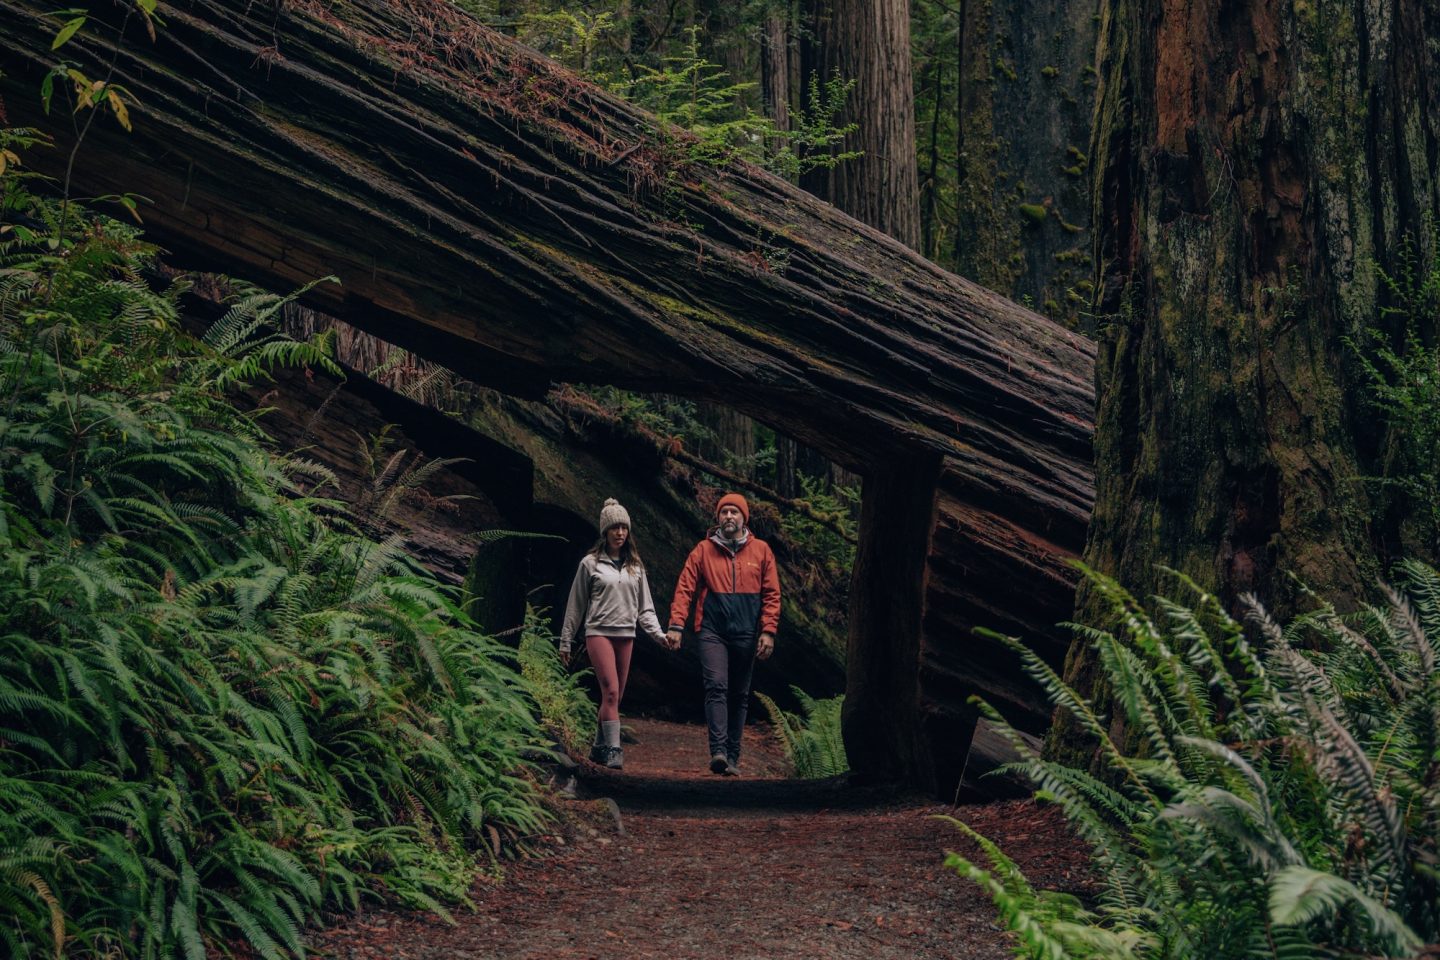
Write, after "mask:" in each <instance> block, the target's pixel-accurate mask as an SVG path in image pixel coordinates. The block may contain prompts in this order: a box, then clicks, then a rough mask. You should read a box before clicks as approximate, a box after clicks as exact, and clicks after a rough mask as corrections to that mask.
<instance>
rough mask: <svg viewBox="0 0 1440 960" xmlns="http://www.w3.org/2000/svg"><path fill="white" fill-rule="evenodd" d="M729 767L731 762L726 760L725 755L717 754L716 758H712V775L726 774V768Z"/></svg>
mask: <svg viewBox="0 0 1440 960" xmlns="http://www.w3.org/2000/svg"><path fill="white" fill-rule="evenodd" d="M729 766H730V761H729V760H726V759H725V754H723V753H717V754H715V756H713V757H711V758H710V772H711V773H724V772H725V770H726V768H727V767H729Z"/></svg>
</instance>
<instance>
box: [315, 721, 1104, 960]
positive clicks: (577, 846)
mask: <svg viewBox="0 0 1440 960" xmlns="http://www.w3.org/2000/svg"><path fill="white" fill-rule="evenodd" d="M626 723H627V725H628V726H629V727H630V728H631V729H632V730H633V732H634V733H635V736H636V738H637V740H638V742H637V743H634V744H631V745H628V746H627V747H626V749H625V771H624V773H622V774H616V773H613V772H611V771H601V770H598V769H597V768H595V767H593V766H591V765H589V764H584V765H582V767H581V769H580V784H579V787H580V795H581V797H587V796H588V797H590V798H591V799H576V800H573V801H562V802H563V803H564V804H566V807H567V810H568V813H569V814H570V815H569V816H568V817H567V823H566V824H565V825H564V826H563V828H557V829H559V830H561V831H562V832H557V833H556V834H555V835H553V836H550V837H547V838H544V841H543V842H542V843H541V844H540V848H541V850H542V851H543V853H542V855H540V856H537V857H535V858H533V859H529V860H525V861H521V862H518V863H513V864H510V865H507V866H506V868H505V871H504V878H503V880H501V881H499V882H494V881H490V880H484V881H481V882H479V883H477V884H476V887H475V889H474V890H473V891H472V893H471V896H472V898H473V900H474V903H475V907H476V909H475V911H474V912H469V911H466V910H464V909H463V908H462V909H460V910H458V911H457V912H456V914H455V923H454V924H453V925H452V924H447V923H445V922H444V921H443V920H440V919H438V918H436V917H433V916H430V915H427V914H422V913H418V912H406V911H399V910H376V911H372V912H368V913H364V914H359V915H353V916H350V917H346V918H345V919H343V920H342V921H340V922H339V923H338V924H337V925H336V926H334V927H331V928H330V929H327V930H325V931H323V932H321V933H318V934H317V935H315V936H314V937H313V938H312V945H313V946H314V947H315V948H316V950H317V952H318V954H319V955H321V956H328V957H334V958H336V960H349V958H355V960H359V958H365V960H370V958H396V960H441V958H455V960H522V958H537V960H539V958H544V960H582V958H585V960H589V958H595V960H612V958H613V960H630V958H645V957H656V958H667V960H669V958H676V960H791V958H794V960H800V958H804V960H813V958H837V960H850V958H855V960H890V958H902V957H903V958H907V960H929V958H965V960H969V958H976V960H990V958H994V960H1001V958H1006V957H1009V956H1011V952H1010V950H1009V948H1008V944H1009V937H1008V935H1007V934H1005V933H1004V932H1003V931H1002V930H1001V929H1000V927H999V926H998V924H997V922H996V916H995V909H994V907H993V905H992V904H991V902H990V900H989V898H988V896H986V895H985V894H983V893H982V892H981V891H980V889H979V888H978V887H976V886H975V885H974V884H972V883H970V882H968V881H966V880H962V879H961V878H960V877H958V876H956V875H955V874H954V873H953V872H950V871H947V870H946V869H945V868H944V858H945V851H946V850H947V849H956V850H960V851H962V852H964V853H966V854H967V855H974V854H975V853H976V851H975V849H974V848H973V846H972V845H970V844H968V843H966V842H965V841H964V840H963V838H962V837H961V836H960V835H959V833H958V832H957V831H956V830H955V828H954V827H953V826H952V825H950V824H949V823H947V822H945V821H944V820H943V819H939V818H938V817H939V816H956V817H958V818H960V819H963V820H965V821H966V822H967V823H969V824H970V825H971V826H973V827H975V828H976V829H978V830H979V831H980V832H981V833H982V834H985V835H986V836H989V837H990V838H992V839H994V840H996V841H997V842H999V843H1000V845H1001V846H1002V847H1003V848H1004V849H1005V850H1006V852H1007V853H1008V854H1009V855H1010V856H1011V857H1012V858H1014V859H1015V860H1016V862H1017V863H1018V864H1019V866H1020V868H1021V869H1022V870H1023V871H1024V872H1025V873H1026V875H1027V876H1028V877H1029V878H1030V879H1031V881H1032V882H1033V883H1035V884H1036V885H1037V886H1042V887H1047V888H1051V889H1062V890H1069V891H1073V892H1077V893H1078V892H1082V891H1083V889H1084V886H1085V864H1086V857H1085V855H1084V851H1083V849H1081V847H1080V845H1079V844H1077V843H1076V842H1075V840H1074V839H1073V837H1072V836H1071V835H1070V834H1069V833H1068V831H1067V830H1066V829H1065V826H1064V824H1063V821H1062V820H1061V819H1060V818H1059V817H1058V816H1057V815H1056V813H1055V811H1054V810H1052V809H1046V808H1041V807H1039V806H1037V805H1036V804H1034V803H1033V802H1030V801H1007V802H997V803H988V804H978V805H970V806H960V807H951V806H948V805H941V804H936V803H934V802H933V801H924V800H917V799H914V798H904V797H896V796H894V795H888V794H866V793H864V792H863V791H856V790H853V789H852V790H843V789H840V788H838V787H837V786H835V785H833V784H831V785H828V786H827V785H826V784H825V783H812V784H806V783H804V782H802V781H794V780H788V781H787V780H785V779H784V777H785V775H786V772H787V771H786V763H785V759H784V755H783V752H782V751H781V748H780V745H779V743H778V742H777V741H776V739H775V738H774V736H773V734H771V733H770V731H769V728H768V727H764V726H758V725H757V726H756V727H752V728H747V731H746V747H745V756H744V758H743V760H742V767H743V774H742V776H741V777H739V778H725V777H717V776H715V775H713V774H711V773H709V772H708V770H706V769H705V761H706V759H707V757H706V752H705V744H704V739H705V735H704V731H703V729H702V728H700V727H697V726H689V725H684V724H674V723H666V722H661V721H655V720H631V719H628V718H627V720H626ZM752 731H753V732H752ZM597 797H598V798H600V799H596V798H597ZM606 797H608V798H610V799H604V798H606Z"/></svg>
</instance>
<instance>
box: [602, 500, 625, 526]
mask: <svg viewBox="0 0 1440 960" xmlns="http://www.w3.org/2000/svg"><path fill="white" fill-rule="evenodd" d="M617 523H623V524H625V526H627V527H628V526H630V512H629V511H628V510H626V509H625V508H624V507H622V506H620V501H619V500H616V499H615V498H614V497H610V498H609V499H607V500H606V501H605V506H603V507H601V508H600V532H601V533H604V532H605V531H606V530H609V529H610V528H611V527H613V526H615V524H617Z"/></svg>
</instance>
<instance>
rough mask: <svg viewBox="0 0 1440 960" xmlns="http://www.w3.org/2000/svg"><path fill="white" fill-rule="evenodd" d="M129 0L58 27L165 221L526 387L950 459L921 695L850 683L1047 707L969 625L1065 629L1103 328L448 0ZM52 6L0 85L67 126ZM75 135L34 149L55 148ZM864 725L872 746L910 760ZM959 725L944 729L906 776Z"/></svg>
mask: <svg viewBox="0 0 1440 960" xmlns="http://www.w3.org/2000/svg"><path fill="white" fill-rule="evenodd" d="M130 8H131V5H130V4H128V3H124V4H120V3H117V4H115V5H113V6H112V5H109V4H105V3H99V4H97V6H96V10H95V14H94V16H93V17H92V19H91V22H90V24H89V26H87V29H86V30H85V31H82V33H81V34H80V35H79V36H77V37H76V38H74V39H72V40H71V41H70V43H69V44H67V45H66V46H65V48H64V53H65V55H66V57H67V58H69V59H70V60H72V61H73V62H75V63H76V64H77V65H78V68H79V69H81V70H83V71H84V72H85V73H87V74H88V75H89V76H90V77H92V78H94V79H97V80H112V79H113V80H114V81H116V82H118V83H121V84H123V85H124V87H125V88H126V89H128V90H129V91H130V92H131V95H133V97H134V98H135V101H136V102H135V103H134V105H132V108H131V117H132V119H133V120H134V122H135V132H134V134H133V135H131V134H126V133H125V132H123V131H121V130H119V129H118V128H117V127H116V125H115V124H113V123H111V122H110V118H108V117H106V118H102V119H101V120H100V121H97V122H96V123H95V124H93V125H92V126H91V127H90V128H89V134H88V137H87V139H86V141H85V142H84V143H83V144H82V145H81V148H80V150H79V152H78V154H77V160H76V165H75V170H74V184H73V186H74V187H75V188H76V189H77V190H79V191H80V192H82V193H84V194H90V195H97V194H111V193H120V192H134V193H136V194H140V195H143V196H145V197H147V198H149V201H150V202H149V203H148V204H147V205H146V206H145V207H143V213H144V216H145V218H146V223H147V227H148V228H149V230H150V234H151V236H152V237H154V238H155V239H157V240H158V241H160V242H161V243H164V244H166V245H168V246H169V247H170V248H171V249H172V250H173V251H174V252H175V253H176V254H184V255H186V256H188V257H190V258H192V259H193V260H194V261H209V262H210V263H211V264H216V265H220V266H222V267H223V268H224V269H225V270H226V271H227V272H230V273H234V274H241V275H244V276H247V277H248V278H250V279H253V280H256V281H258V282H262V283H265V284H267V285H270V286H272V287H276V288H281V289H285V288H290V287H294V286H298V285H300V284H303V283H305V282H307V281H310V280H312V279H314V278H315V277H317V276H322V275H325V274H328V273H333V274H336V275H337V276H338V277H339V278H340V281H341V282H340V283H339V284H328V283H325V284H320V285H318V286H316V287H314V288H313V289H312V290H310V291H309V293H308V294H307V300H308V301H309V302H310V303H311V304H313V305H314V306H316V307H317V308H318V309H321V310H323V311H325V312H327V313H330V314H332V315H334V316H337V317H340V318H341V319H344V320H347V321H349V322H351V323H354V324H355V325H357V326H360V327H362V328H368V329H370V330H372V331H374V332H375V333H377V334H378V335H380V336H381V337H383V338H384V339H386V340H388V341H390V342H392V343H396V344H398V345H400V346H403V347H406V348H408V349H411V350H414V351H415V352H416V353H419V354H420V355H422V356H427V357H430V358H433V359H436V360H439V361H440V362H443V363H444V364H446V365H447V366H450V367H451V368H452V369H455V370H457V372H459V373H461V374H463V375H465V376H469V377H471V378H473V379H476V380H478V381H480V382H484V383H488V384H491V385H494V386H497V387H500V388H501V389H505V390H507V391H510V392H514V393H518V394H522V395H529V396H537V395H541V394H543V393H544V392H545V390H546V389H548V387H549V386H550V384H551V382H552V381H555V380H562V381H563V380H571V381H580V382H609V383H613V384H616V385H619V386H623V387H627V388H631V389H639V390H650V391H655V392H660V391H664V392H670V393H677V394H686V395H689V396H693V397H696V398H699V399H709V400H715V401H719V402H722V403H726V404H729V405H731V406H733V407H735V408H737V409H739V410H742V411H744V412H746V413H749V414H750V415H752V416H754V417H755V418H756V419H758V420H761V421H762V422H764V423H767V424H769V425H771V426H773V427H775V428H776V429H778V430H781V431H784V432H786V433H789V434H792V435H794V436H796V437H797V438H798V439H800V440H802V441H803V442H805V443H807V444H809V445H811V446H813V447H816V448H818V449H820V450H821V451H823V452H824V453H825V454H826V455H827V456H829V457H831V458H832V459H834V460H836V461H838V462H840V463H842V464H844V465H846V466H848V467H850V468H852V469H855V470H858V471H860V472H862V473H867V474H869V473H873V472H875V471H883V470H885V468H886V467H887V466H888V465H890V464H893V463H896V462H901V461H906V462H915V461H916V460H917V459H918V460H922V461H923V460H924V459H925V458H927V457H931V456H934V457H938V458H939V459H940V463H941V467H940V485H941V489H942V497H941V500H940V506H939V510H938V511H937V515H936V531H937V532H936V535H935V537H934V546H933V548H932V550H931V553H930V560H929V564H930V570H931V574H930V576H929V578H928V583H929V590H928V594H927V601H926V606H925V620H924V631H925V632H924V637H923V643H922V644H920V649H919V651H918V653H917V652H916V651H915V650H914V649H913V648H911V647H908V646H904V645H902V648H901V649H899V650H897V656H906V657H918V660H919V662H918V663H913V662H902V663H899V664H896V665H895V669H897V670H900V671H901V672H902V673H906V672H908V673H909V674H910V675H912V676H913V677H914V678H915V680H914V682H915V683H916V684H918V685H919V688H920V694H919V695H918V696H916V697H913V698H904V699H901V700H897V701H895V702H893V703H887V702H884V701H883V700H882V699H880V698H882V697H885V696H887V695H888V694H887V691H888V690H890V689H893V686H894V685H893V684H890V683H886V684H878V685H875V686H874V687H872V688H870V689H871V690H872V691H874V692H873V693H867V694H866V696H873V697H875V698H876V699H875V700H874V702H872V703H865V702H861V703H858V704H857V705H856V706H857V709H870V710H871V712H872V715H875V716H881V717H885V718H886V722H887V723H889V724H891V725H894V726H896V727H902V728H906V729H913V728H915V727H916V726H919V725H920V724H921V722H922V718H923V717H928V716H932V715H935V716H938V715H942V714H943V713H944V712H945V711H946V710H950V709H952V708H955V707H956V704H963V697H964V694H965V693H966V692H972V691H976V690H979V691H989V692H992V693H993V694H994V695H996V696H999V697H1001V698H1002V699H1008V700H1011V701H1013V702H1015V703H1018V704H1020V705H1022V706H1023V707H1024V708H1026V709H1029V710H1031V711H1033V712H1032V714H1031V716H1036V717H1038V716H1041V715H1043V706H1042V705H1041V703H1040V698H1039V697H1037V696H1036V695H1035V692H1034V690H1033V688H1031V687H1030V686H1029V685H1028V684H1026V683H1025V682H1023V680H1022V679H1021V678H1019V677H1018V676H1016V674H1015V670H1014V666H1013V663H1011V662H1010V661H1006V660H998V659H994V658H992V656H991V652H990V651H989V650H988V648H985V647H983V646H978V645H976V644H975V643H974V642H973V641H972V640H971V639H970V637H969V635H968V627H969V626H970V625H971V624H973V623H977V622H982V623H984V622H989V623H997V622H998V624H999V625H1000V626H1002V627H1006V626H1011V625H1017V626H1019V627H1021V628H1026V627H1029V628H1031V629H1030V632H1031V633H1032V634H1035V633H1039V634H1041V635H1042V636H1052V637H1053V631H1052V630H1051V625H1052V624H1053V623H1054V622H1055V621H1056V620H1059V619H1060V618H1061V617H1063V616H1064V615H1065V612H1066V610H1067V609H1068V608H1069V606H1070V600H1071V594H1070V583H1069V579H1068V576H1067V573H1066V570H1065V567H1064V561H1065V559H1066V558H1067V557H1068V556H1069V555H1071V554H1072V553H1073V552H1074V551H1075V550H1077V549H1078V547H1079V546H1080V540H1081V537H1082V531H1083V528H1084V523H1085V519H1086V517H1087V515H1088V512H1089V507H1090V502H1091V496H1092V487H1091V473H1090V414H1091V403H1092V397H1093V394H1092V389H1091V379H1090V377H1091V364H1092V360H1093V353H1092V350H1091V347H1090V345H1089V343H1088V342H1087V341H1085V340H1083V339H1082V338H1080V337H1078V336H1075V335H1073V334H1071V333H1069V332H1067V331H1065V330H1064V329H1062V328H1060V327H1057V326H1055V325H1054V324H1051V323H1049V322H1047V321H1045V320H1044V319H1043V318H1040V317H1038V316H1036V315H1034V314H1032V313H1030V312H1029V311H1026V310H1024V309H1022V308H1020V307H1018V306H1016V305H1015V304H1013V303H1010V302H1009V301H1006V300H1004V299H1002V298H1000V297H998V296H995V295H994V294H991V293H989V292H987V291H985V290H983V289H981V288H979V287H976V286H974V285H973V284H970V283H967V282H965V281H963V280H960V279H959V278H956V277H953V276H951V275H949V274H946V273H944V272H943V271H941V270H939V269H937V268H935V267H934V266H933V265H931V264H929V263H928V262H926V261H924V260H923V259H921V258H920V257H919V256H918V255H916V254H914V253H913V252H911V251H909V250H907V249H906V248H905V247H904V246H902V245H901V244H899V243H896V242H895V241H893V240H890V239H889V238H887V237H885V236H884V235H882V234H880V233H878V232H877V231H875V230H872V229H869V228H867V227H865V226H863V225H862V224H860V223H858V222H856V221H854V220H851V219H850V218H848V217H846V216H844V215H843V214H840V213H838V212H837V211H835V210H834V209H833V208H830V207H828V206H826V205H824V204H822V203H820V202H818V201H817V200H815V199H814V198H812V197H808V196H807V195H805V194H804V193H803V192H801V191H799V190H798V189H796V188H794V187H792V186H790V185H789V184H786V183H784V182H783V181H781V180H779V179H777V178H775V177H772V176H770V175H767V174H764V173H762V172H760V171H757V170H755V169H753V168H751V167H748V166H745V165H743V164H729V165H726V166H723V167H715V166H711V165H708V164H701V163H697V162H694V160H693V159H692V157H691V154H690V152H689V141H688V140H687V138H686V137H685V136H683V135H680V134H677V133H675V132H673V131H661V130H659V129H657V126H656V122H655V121H654V120H653V118H651V117H649V116H647V115H645V114H644V113H643V112H641V111H639V110H636V109H634V108H633V107H630V106H629V105H627V104H624V103H622V102H620V101H618V100H616V99H614V98H613V97H610V96H608V95H606V94H604V93H603V92H601V91H599V90H597V89H596V88H594V87H593V86H590V85H588V84H586V83H584V82H582V81H580V80H578V79H577V78H575V77H574V76H572V75H570V74H568V73H566V72H565V71H563V70H562V69H560V68H558V67H557V66H556V65H555V64H553V63H551V62H549V61H546V60H544V59H543V58H540V57H538V56H536V55H535V54H533V53H532V52H530V51H527V50H525V49H524V48H523V47H521V46H519V45H518V44H515V43H514V42H513V41H509V40H507V39H506V38H504V37H502V36H500V35H498V34H496V33H494V32H493V31H490V30H487V29H485V28H484V27H482V26H480V25H479V24H477V23H475V22H474V21H473V20H471V19H470V18H469V17H467V16H466V15H464V14H463V13H462V12H460V11H458V10H457V9H455V8H454V7H452V6H450V5H449V4H447V3H444V2H440V0H352V2H349V3H346V4H343V5H332V4H329V3H325V2H321V0H290V2H287V3H286V4H284V5H282V6H279V7H272V6H268V5H258V4H254V3H251V2H249V0H195V2H193V3H191V4H188V5H186V6H183V7H173V8H171V7H167V8H166V22H165V25H164V27H163V29H161V30H160V32H159V36H158V38H157V39H156V40H155V41H153V42H152V41H150V40H149V39H147V37H146V36H145V31H144V30H143V29H141V26H140V24H139V23H138V21H137V20H136V19H134V18H132V19H130V21H129V23H128V27H127V28H126V29H125V30H124V31H123V35H121V33H122V31H120V30H118V29H117V28H118V27H119V26H120V24H121V21H122V19H124V16H125V14H124V11H125V10H127V9H130ZM47 10H48V8H47V7H45V6H44V5H42V4H40V3H39V2H38V0H0V17H3V18H4V22H5V23H6V29H5V32H4V34H3V36H0V52H3V55H4V60H5V64H6V70H5V74H4V76H3V77H0V93H3V96H4V97H5V102H6V107H7V108H8V111H9V117H10V122H12V123H19V124H27V125H33V126H40V127H47V128H52V129H53V128H54V127H55V126H56V124H54V123H53V121H51V120H49V119H47V118H46V117H45V116H44V115H43V114H42V113H41V111H40V109H39V102H38V101H39V98H38V95H37V92H36V91H37V88H38V86H39V82H40V77H41V75H42V74H43V73H44V72H45V71H46V70H47V69H48V66H49V64H50V63H51V61H52V58H53V56H54V54H52V52H51V50H50V47H51V41H52V38H53V37H54V35H55V32H56V30H57V29H58V27H59V23H58V21H56V20H55V19H52V18H50V17H49V16H48V14H47ZM117 35H121V37H120V43H119V49H118V51H117V50H116V49H115V46H114V38H115V37H116V36H117ZM111 64H113V71H114V72H113V75H112V73H111V72H110V71H111V69H112V67H111ZM63 109H64V110H68V109H69V108H68V106H67V107H64V108H63ZM71 145H72V142H71V140H70V139H69V138H68V137H61V138H60V143H59V144H58V148H57V149H56V150H54V151H48V152H47V151H31V152H30V153H29V155H28V157H27V159H28V160H30V161H31V162H34V163H36V164H38V165H40V166H42V168H44V169H46V170H48V171H50V172H53V173H58V174H61V175H63V173H64V170H65V167H66V160H67V157H68V155H69V151H70V147H71ZM896 482H897V488H898V481H896ZM906 529H909V526H908V525H907V527H906ZM877 535H878V531H876V530H874V529H870V528H869V527H867V526H866V525H863V524H862V530H861V537H862V539H863V540H866V541H869V540H870V539H871V538H872V537H875V536H877ZM910 569H911V565H910V564H909V563H908V562H906V563H897V564H893V565H891V566H888V567H887V566H886V565H885V564H875V565H874V566H873V567H871V568H870V575H871V576H873V577H874V578H875V582H873V583H866V584H865V585H864V586H865V589H866V590H877V589H880V588H887V589H890V590H892V591H893V593H894V595H895V596H897V597H909V596H911V595H912V593H913V590H914V584H913V583H911V582H909V581H905V580H903V576H904V574H905V572H906V571H908V570H910ZM937 570H941V571H944V572H945V575H944V576H942V577H937V576H936V571H937ZM1025 570H1029V571H1032V572H1034V573H1036V574H1037V575H1038V576H1037V577H1035V578H1031V579H1030V580H1028V581H1027V580H1024V579H1021V578H1019V577H1018V576H1017V575H1016V574H1017V573H1018V572H1020V571H1025ZM867 609H878V610H880V615H879V616H878V617H877V619H876V620H875V622H873V623H870V622H863V621H862V622H859V623H855V624H852V630H853V631H854V632H855V636H856V637H857V642H860V643H863V644H865V645H873V649H883V647H884V646H885V645H886V644H887V643H888V642H889V637H888V636H887V634H886V632H885V631H886V630H887V629H888V628H889V626H890V624H891V623H893V622H896V620H897V614H896V613H895V612H894V611H893V609H889V608H885V607H871V608H867ZM783 641H784V637H783V631H782V635H781V642H782V643H783ZM869 648H870V647H869V646H867V649H869ZM1049 649H1050V650H1051V651H1052V652H1053V651H1054V650H1057V649H1059V648H1058V647H1056V646H1054V645H1053V644H1052V645H1051V646H1050V647H1049ZM1001 664H1005V666H1003V667H1002V666H1000V665H1001ZM936 691H939V692H938V693H937V692H936ZM927 697H939V698H940V699H939V700H937V701H935V702H931V701H929V700H927V699H926V698H927ZM862 699H863V698H862ZM867 744H868V745H869V747H870V749H868V750H867V749H864V748H863V747H864V746H865V745H857V746H862V749H859V750H857V752H856V755H855V756H854V757H853V758H852V759H853V760H854V762H855V763H856V765H857V766H858V767H859V768H861V769H867V768H870V769H885V770H887V771H890V772H895V771H894V769H893V768H894V764H893V762H892V761H891V759H890V758H889V757H887V756H883V755H880V754H881V752H882V750H881V748H876V747H874V745H873V742H867ZM957 753H958V754H961V755H963V744H954V743H948V742H931V743H929V744H928V745H926V746H925V747H924V748H922V749H920V750H919V751H918V753H917V752H914V751H912V752H910V753H907V754H906V755H905V756H904V757H903V758H902V763H903V764H904V767H903V768H902V769H901V770H900V771H898V772H899V775H900V776H902V777H905V778H907V779H910V780H913V781H915V782H927V781H928V780H930V779H931V778H933V777H934V776H935V773H936V770H937V769H940V768H942V767H944V766H945V765H946V764H949V763H950V762H951V758H952V757H953V756H954V755H955V754H957Z"/></svg>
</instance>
